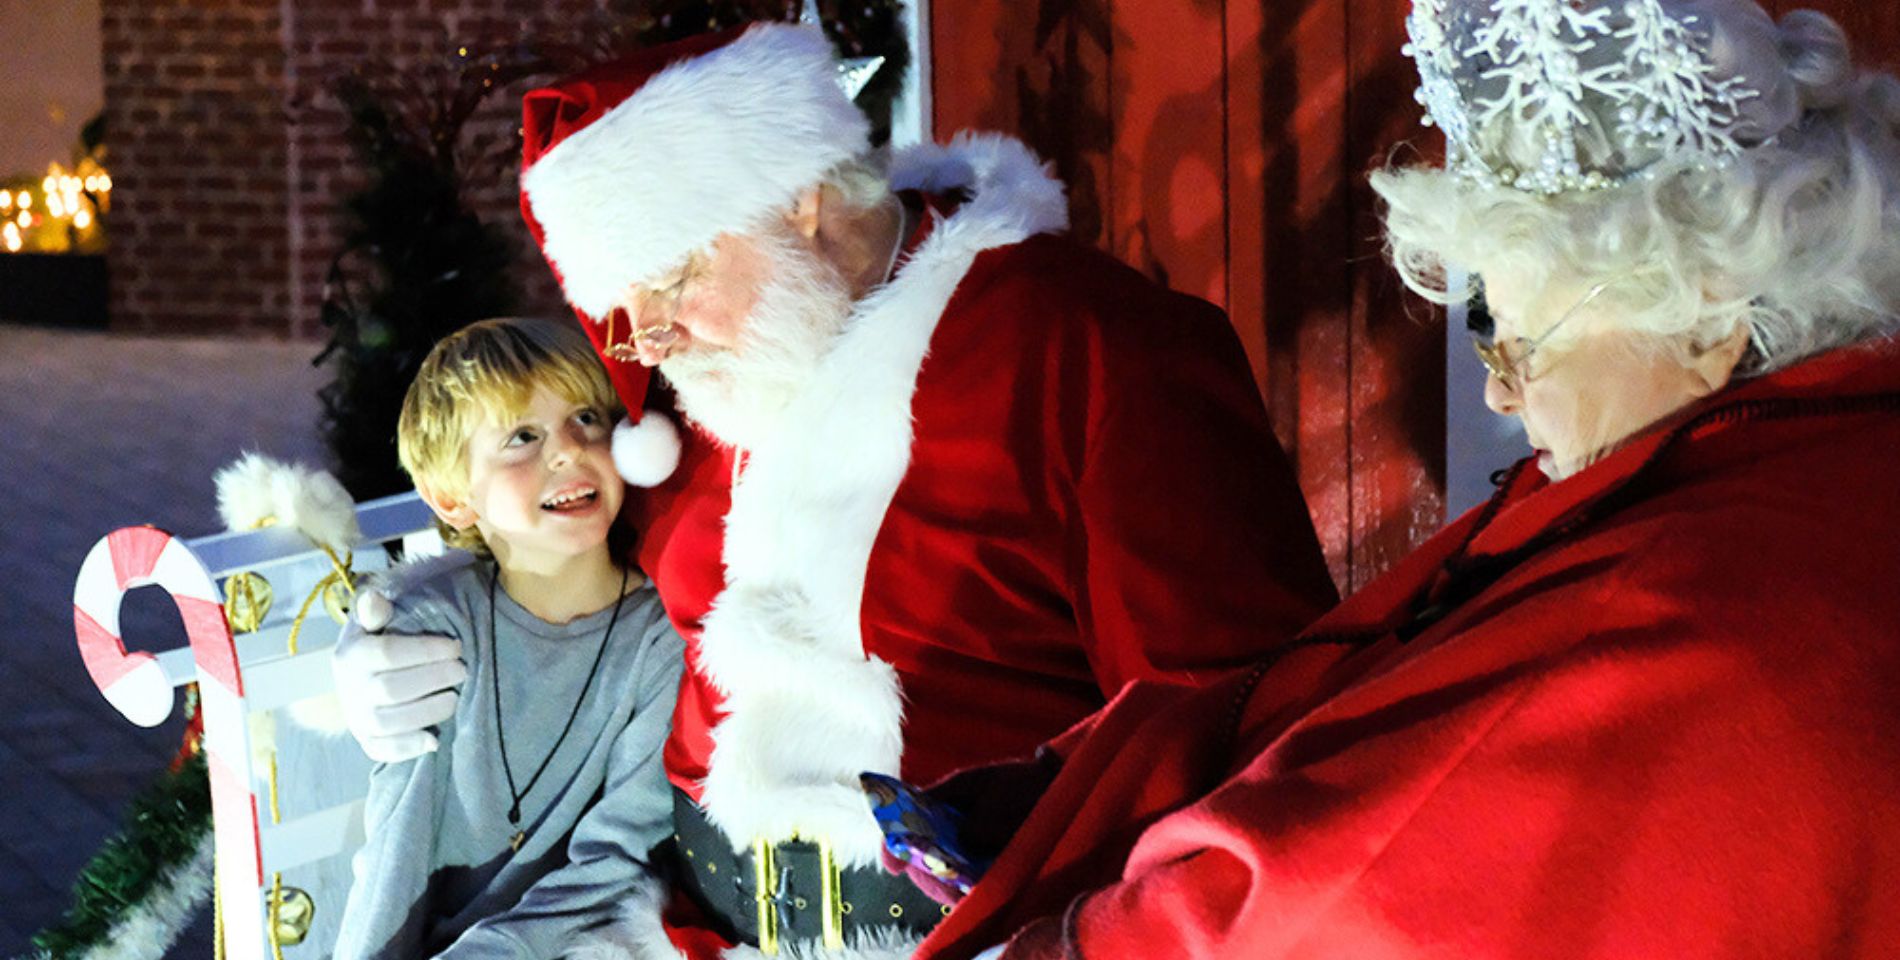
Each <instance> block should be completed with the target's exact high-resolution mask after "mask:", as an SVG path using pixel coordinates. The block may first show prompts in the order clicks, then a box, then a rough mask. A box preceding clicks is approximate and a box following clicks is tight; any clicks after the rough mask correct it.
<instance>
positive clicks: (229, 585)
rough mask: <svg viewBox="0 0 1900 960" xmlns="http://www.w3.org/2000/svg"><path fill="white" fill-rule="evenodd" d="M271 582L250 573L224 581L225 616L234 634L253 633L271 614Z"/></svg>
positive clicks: (246, 572) (240, 574)
mask: <svg viewBox="0 0 1900 960" xmlns="http://www.w3.org/2000/svg"><path fill="white" fill-rule="evenodd" d="M271 599H272V594H271V587H270V581H269V580H266V579H264V578H263V577H261V576H258V575H257V574H255V573H251V572H250V571H248V570H247V571H244V572H242V573H234V574H232V575H231V576H230V577H229V578H227V579H226V580H225V581H224V615H225V617H226V619H228V620H230V622H231V632H232V633H252V632H255V631H256V630H257V628H259V627H261V626H263V625H264V618H265V617H266V616H267V615H269V614H270V605H271Z"/></svg>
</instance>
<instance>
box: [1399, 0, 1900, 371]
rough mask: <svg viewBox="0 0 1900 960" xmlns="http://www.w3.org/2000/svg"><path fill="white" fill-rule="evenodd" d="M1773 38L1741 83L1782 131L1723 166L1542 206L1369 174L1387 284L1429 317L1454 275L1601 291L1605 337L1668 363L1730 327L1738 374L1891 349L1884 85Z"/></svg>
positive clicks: (1455, 181)
mask: <svg viewBox="0 0 1900 960" xmlns="http://www.w3.org/2000/svg"><path fill="white" fill-rule="evenodd" d="M1777 38H1778V42H1777V43H1774V44H1769V45H1766V46H1765V47H1762V48H1759V49H1766V50H1767V51H1769V52H1768V53H1767V54H1765V56H1766V57H1767V58H1768V59H1769V60H1772V62H1754V63H1749V64H1746V65H1743V66H1744V67H1745V71H1744V72H1746V73H1747V74H1748V75H1750V76H1751V77H1753V78H1757V80H1758V82H1766V81H1761V80H1760V78H1764V77H1770V76H1773V77H1777V78H1779V79H1778V81H1777V82H1778V83H1780V84H1783V85H1785V88H1786V89H1787V90H1789V91H1790V92H1789V94H1788V101H1789V103H1790V108H1789V111H1788V114H1789V116H1788V119H1787V122H1786V125H1785V126H1782V127H1780V128H1778V129H1773V130H1768V131H1765V133H1766V136H1764V137H1763V138H1762V140H1761V142H1759V143H1757V144H1756V145H1754V146H1751V147H1749V148H1748V149H1747V150H1745V151H1744V152H1743V154H1742V155H1741V156H1740V157H1739V158H1737V159H1736V160H1735V161H1734V162H1732V163H1730V164H1727V165H1717V166H1710V165H1706V164H1696V163H1694V162H1671V161H1670V160H1669V159H1667V158H1664V159H1663V160H1662V161H1661V162H1660V163H1658V164H1657V165H1656V166H1655V167H1654V168H1652V169H1651V170H1649V171H1648V172H1646V173H1645V174H1643V175H1639V176H1636V177H1634V178H1633V179H1631V180H1630V181H1629V182H1627V183H1624V184H1621V185H1619V186H1616V187H1612V188H1609V189H1605V190H1598V191H1589V192H1581V193H1571V194H1564V195H1559V196H1554V197H1547V196H1540V195H1534V194H1530V193H1525V192H1522V191H1518V190H1514V189H1511V188H1509V187H1503V186H1486V185H1483V184H1479V183H1476V182H1473V181H1471V180H1469V179H1467V178H1463V177H1460V176H1457V175H1456V174H1453V173H1449V172H1447V171H1445V170H1442V169H1435V168H1423V167H1412V168H1406V169H1394V170H1386V171H1380V172H1377V173H1375V174H1373V177H1372V185H1373V188H1374V189H1375V190H1376V191H1377V192H1378V193H1379V195H1380V197H1381V198H1383V199H1384V201H1385V204H1386V217H1385V226H1386V237H1387V242H1388V245H1389V248H1390V253H1391V257H1392V260H1393V263H1394V264H1395V266H1396V267H1397V269H1398V272H1399V274H1400V276H1401V277H1403V278H1404V281H1405V283H1406V285H1407V286H1409V287H1411V288H1412V289H1413V290H1414V291H1416V292H1418V293H1419V294H1420V295H1422V296H1424V297H1426V298H1428V299H1431V300H1435V301H1437V302H1440V303H1446V302H1449V301H1451V300H1453V299H1457V298H1461V297H1463V296H1464V295H1465V292H1464V291H1463V290H1452V289H1449V288H1448V286H1449V274H1450V273H1451V272H1452V271H1453V270H1455V269H1465V270H1471V271H1476V272H1479V273H1482V272H1483V271H1485V270H1490V271H1493V272H1496V273H1503V272H1509V273H1511V274H1512V275H1513V276H1515V277H1518V278H1522V281H1523V282H1525V283H1527V284H1531V285H1534V286H1535V285H1541V284H1543V283H1546V282H1548V281H1549V280H1550V279H1552V278H1553V277H1560V276H1561V277H1568V278H1570V279H1574V280H1577V281H1581V282H1583V283H1585V284H1594V283H1597V282H1601V281H1605V280H1610V281H1614V283H1613V285H1612V286H1611V287H1610V288H1609V289H1608V290H1607V291H1606V293H1605V296H1604V297H1603V300H1604V301H1605V302H1606V303H1607V304H1609V305H1612V306H1613V307H1614V309H1615V311H1616V312H1617V316H1618V319H1619V321H1620V322H1621V324H1622V325H1623V326H1624V327H1625V328H1628V329H1631V330H1634V331H1637V332H1640V333H1643V334H1647V335H1648V336H1649V337H1650V338H1651V340H1652V341H1653V342H1654V343H1656V344H1657V345H1658V346H1659V347H1661V348H1664V349H1669V350H1673V351H1677V352H1678V354H1679V355H1681V354H1682V353H1683V352H1693V351H1694V350H1695V349H1696V348H1698V347H1706V346H1709V345H1712V344H1714V343H1717V342H1720V341H1722V340H1724V339H1726V338H1727V337H1729V336H1730V335H1732V334H1733V333H1734V332H1735V330H1736V329H1737V328H1738V327H1741V326H1746V327H1747V329H1748V332H1749V338H1750V342H1751V345H1752V349H1751V350H1750V353H1749V357H1748V358H1747V360H1746V361H1745V365H1744V368H1743V369H1742V370H1741V371H1738V372H1741V373H1764V372H1768V371H1770V370H1774V369H1779V368H1781V367H1785V366H1788V365H1790V364H1793V363H1795V362H1797V361H1799V360H1801V359H1803V358H1805V357H1808V356H1812V355H1814V354H1816V353H1820V352H1822V351H1825V350H1829V349H1832V348H1835V347H1839V346H1844V345H1847V344H1852V343H1858V342H1861V341H1864V340H1869V339H1873V338H1876V337H1879V336H1883V335H1886V334H1890V333H1892V332H1893V331H1894V330H1895V329H1896V321H1895V316H1896V313H1900V135H1897V134H1900V81H1896V80H1895V79H1894V78H1893V77H1892V76H1890V75H1887V74H1884V73H1878V72H1873V71H1863V70H1860V69H1857V68H1856V67H1855V65H1854V64H1853V62H1852V60H1851V58H1850V57H1849V55H1848V48H1847V38H1846V35H1845V34H1844V33H1843V32H1842V31H1841V28H1840V27H1839V26H1838V25H1837V24H1835V23H1834V22H1833V21H1832V20H1830V19H1828V18H1827V17H1825V16H1823V15H1821V14H1819V13H1815V12H1813V11H1805V10H1804V11H1796V12H1794V13H1790V14H1788V15H1787V16H1786V17H1784V18H1783V19H1782V21H1781V23H1780V25H1779V27H1778V35H1777ZM1751 49H1756V48H1751ZM1736 69H1738V70H1742V69H1743V67H1737V68H1736ZM1602 119H1603V120H1604V122H1605V123H1607V122H1608V121H1609V120H1610V119H1613V118H1609V117H1605V118H1602ZM1505 123H1506V125H1508V121H1506V122H1505ZM1497 135H1498V136H1505V135H1506V134H1503V133H1500V134H1497ZM1535 332H1536V331H1526V333H1527V335H1528V334H1533V333H1535Z"/></svg>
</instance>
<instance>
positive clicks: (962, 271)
mask: <svg viewBox="0 0 1900 960" xmlns="http://www.w3.org/2000/svg"><path fill="white" fill-rule="evenodd" d="M836 72H837V71H836V65H835V61H834V57H833V53H832V50H831V47H830V45H829V43H828V42H827V41H826V40H825V38H824V36H823V34H822V33H820V32H819V31H818V30H817V29H816V28H812V27H800V26H791V25H779V24H770V25H755V26H753V27H752V28H750V29H748V30H745V31H742V32H736V33H728V34H720V35H712V36H707V37H702V38H699V39H696V40H692V41H687V42H685V43H681V44H676V45H671V46H667V47H663V48H658V49H653V50H647V51H643V52H642V53H640V54H638V55H635V56H633V57H631V58H628V59H624V60H620V61H616V62H613V63H609V64H604V65H602V66H599V67H597V68H595V69H593V70H590V71H588V72H586V73H584V74H581V75H579V76H576V77H573V78H571V79H568V80H565V81H563V82H560V83H557V84H554V85H552V86H550V87H547V88H545V89H541V90H537V91H535V92H533V93H530V94H529V95H528V97H527V100H526V104H525V123H524V130H523V133H524V137H525V143H526V150H525V156H524V169H523V174H522V210H523V213H524V214H525V216H526V217H527V219H528V222H529V224H530V226H531V228H532V229H533V231H534V233H535V235H536V237H537V239H538V240H539V241H540V243H541V245H542V249H543V251H544V252H545V253H546V255H547V258H548V262H549V263H550V265H552V267H553V268H554V270H555V271H556V273H557V274H558V275H559V277H560V279H561V283H562V287H563V289H564V291H565V292H566V295H567V297H568V299H569V300H570V302H571V303H572V304H573V306H574V307H575V308H576V310H577V312H578V313H579V314H580V316H581V320H582V323H583V325H584V326H585V327H586V329H587V330H588V332H589V334H590V335H591V336H592V337H593V339H594V342H595V344H596V345H597V347H598V349H599V352H600V355H601V358H602V360H603V361H604V362H605V363H606V364H607V367H608V369H609V371H610V373H611V375H612V376H613V378H614V381H615V384H616V386H617V387H618V388H619V390H620V391H621V393H622V396H623V397H624V398H625V399H626V400H627V401H628V407H629V409H630V410H633V411H636V413H635V414H634V415H633V416H634V417H636V418H638V421H639V422H638V423H637V424H628V425H625V426H623V428H622V433H621V434H620V435H619V436H618V437H617V438H616V454H617V456H618V459H619V462H620V465H621V469H622V472H623V474H624V475H625V476H626V477H627V479H628V480H630V481H631V482H633V483H635V484H638V485H642V486H646V487H650V488H651V489H650V490H648V491H646V492H645V493H643V494H640V495H636V496H634V497H632V498H631V500H632V501H633V506H632V507H631V511H632V513H633V514H634V516H633V520H634V522H635V526H636V527H637V528H638V529H639V530H640V532H641V541H640V546H639V561H640V564H641V566H642V568H643V569H644V570H645V571H646V572H647V573H648V574H649V575H651V576H652V578H653V579H654V581H655V582H656V584H657V585H658V588H659V590H660V593H661V596H662V598H663V599H664V601H665V604H666V607H667V610H668V612H669V614H670V615H671V616H672V618H673V620H674V622H675V623H676V624H677V625H678V627H679V629H680V631H681V633H682V634H684V635H685V636H686V638H687V640H688V653H687V657H688V660H689V667H690V669H689V670H688V671H687V672H686V677H685V680H684V682H683V685H682V689H681V691H680V696H679V701H678V707H677V711H676V713H675V715H674V724H673V733H672V738H671V740H670V742H669V743H668V745H667V748H666V756H665V760H666V769H667V772H668V775H669V776H670V778H671V780H672V783H673V786H674V787H675V789H676V794H677V803H676V821H677V824H676V826H677V834H678V838H677V842H676V844H675V845H674V847H673V849H670V850H664V851H661V855H662V856H664V857H665V858H666V859H668V860H669V861H670V862H671V867H672V870H671V874H670V876H671V881H670V886H671V896H672V903H673V906H674V907H675V910H674V911H673V913H672V915H671V917H670V920H669V924H668V929H669V932H670V934H671V936H670V937H668V936H666V935H665V934H663V933H662V932H661V928H660V926H659V923H658V916H659V908H660V904H661V902H662V901H661V899H660V898H659V897H657V896H656V897H655V899H654V900H653V901H652V902H651V903H649V904H645V905H632V906H631V907H630V915H629V918H628V923H627V924H625V925H624V926H625V927H626V928H627V929H625V930H622V931H620V932H621V933H622V934H626V933H628V931H632V932H633V938H632V941H631V942H630V943H628V944H627V946H628V947H629V948H630V949H631V951H632V952H634V953H635V954H637V955H646V954H649V953H656V954H664V953H668V952H670V951H671V950H673V949H675V948H682V949H685V950H686V951H687V952H688V953H692V954H696V955H703V954H705V953H708V952H717V951H721V950H724V951H727V952H728V955H730V953H731V951H734V950H737V951H740V952H750V951H752V950H754V949H756V950H759V951H762V952H764V953H767V954H770V953H774V952H776V951H779V950H781V949H784V948H786V947H787V946H788V945H793V944H796V945H798V946H799V948H800V949H801V950H809V949H815V948H821V947H822V948H829V949H847V950H859V951H864V952H876V951H878V950H884V951H886V952H889V953H892V954H897V955H902V954H907V953H908V952H909V948H910V945H911V944H913V943H914V942H915V940H916V938H917V937H918V936H920V935H921V933H922V932H924V931H927V930H928V929H929V928H930V927H931V926H932V925H933V924H934V923H935V922H936V921H937V920H938V919H939V918H940V916H941V913H942V912H943V911H942V909H941V908H939V907H938V905H937V904H936V903H934V902H932V901H930V900H927V899H924V898H922V897H921V896H920V895H918V894H916V893H915V892H914V890H913V889H912V888H911V886H910V885H909V884H908V883H907V882H905V881H904V880H902V879H901V878H897V877H890V876H888V875H886V874H884V873H883V872H882V871H881V870H880V869H879V868H878V864H877V861H878V851H879V847H880V833H879V830H878V828H877V826H876V825H875V823H874V821H873V820H872V818H871V816H870V814H869V812H868V806H867V804H866V802H865V799H864V796H863V794H862V792H861V790H860V787H859V781H858V777H859V774H860V773H863V772H866V771H874V772H882V773H887V774H891V775H895V776H901V777H903V778H905V779H909V780H913V781H930V780H934V779H936V778H937V777H939V776H941V775H943V774H945V773H947V772H949V771H952V770H955V769H959V768H963V767H968V766H972V765H976V764H981V763H985V762H989V761H994V760H998V759H1001V758H1005V757H1010V756H1014V755H1018V754H1021V753H1024V752H1027V751H1029V750H1032V749H1034V747H1035V746H1036V745H1037V744H1039V743H1041V742H1043V741H1045V740H1047V739H1049V738H1050V737H1052V736H1054V735H1055V734H1057V733H1059V732H1060V731H1062V730H1064V729H1066V728H1068V727H1069V726H1071V725H1072V724H1074V723H1075V722H1077V721H1078V720H1080V719H1082V718H1083V717H1085V716H1087V715H1088V714H1090V713H1091V712H1093V711H1094V710H1096V709H1097V708H1099V707H1101V706H1102V705H1103V704H1104V703H1105V701H1106V700H1107V699H1108V698H1109V697H1110V696H1112V695H1113V694H1114V693H1116V692H1117V691H1118V690H1120V689H1121V688H1122V686H1123V685H1125V684H1127V683H1128V682H1129V681H1132V680H1136V679H1163V680H1175V681H1180V682H1184V683H1196V682H1200V681H1202V680H1204V679H1207V678H1211V677H1212V676H1214V675H1215V674H1217V673H1218V672H1220V671H1221V670H1222V668H1225V667H1229V666H1232V665H1234V664H1237V663H1242V662H1245V661H1247V660H1249V659H1251V658H1253V657H1256V656H1258V655H1260V654H1261V653H1262V652H1263V651H1265V650H1267V649H1270V648H1272V647H1274V646H1275V645H1277V644H1279V643H1280V642H1282V641H1283V640H1285V639H1286V638H1288V637H1290V636H1292V635H1293V634H1294V633H1296V632H1297V631H1298V630H1299V629H1300V628H1301V627H1302V626H1304V625H1305V624H1306V623H1307V622H1309V621H1310V620H1312V619H1313V618H1314V617H1315V616H1316V615H1318V614H1319V613H1320V612H1321V611H1323V610H1324V609H1326V608H1327V607H1328V606H1329V605H1330V604H1331V603H1332V602H1333V600H1334V599H1335V594H1334V590H1333V586H1332V583H1331V581H1330V579H1329V578H1328V576H1327V573H1326V569H1325V567H1324V565H1323V563H1322V560H1321V557H1320V553H1319V549H1318V546H1317V542H1316V539H1315V537H1314V534H1313V530H1312V527H1311V523H1310V520H1309V519H1308V516H1307V512H1306V508H1305V504H1304V502H1303V501H1302V499H1301V496H1300V492H1299V489H1298V488H1297V487H1296V486H1295V484H1294V482H1293V478H1292V474H1291V472H1290V471H1289V469H1288V467H1287V464H1286V462H1285V460H1284V458H1283V456H1282V454H1281V452H1280V450H1279V448H1278V446H1277V445H1276V443H1275V440H1274V437H1273V434H1272V433H1271V432H1270V430H1269V428H1268V423H1267V417H1266V413H1265V411H1264V409H1263V408H1262V405H1261V402H1260V398H1259V395H1258V393H1257V392H1256V389H1255V387H1254V384H1253V381H1252V379H1251V377H1250V375H1249V371H1248V366H1247V363H1246V360H1245V357H1244V356H1243V354H1242V351H1241V349H1240V345H1239V343H1238V342H1237V340H1236V339H1235V337H1234V335H1233V332H1232V330H1231V328H1230V326H1229V325H1228V323H1227V321H1226V319H1225V317H1223V316H1222V314H1221V312H1220V311H1219V310H1218V309H1216V308H1214V307H1213V306H1211V305H1209V304H1207V303H1204V302H1202V301H1199V300H1196V299H1193V298H1190V297H1186V296H1182V295H1179V294H1175V293H1171V292H1169V291H1167V290H1164V289H1162V288H1160V287H1157V286H1155V285H1154V284H1153V283H1151V282H1150V281H1149V280H1147V279H1146V278H1145V277H1143V276H1142V275H1140V274H1139V273H1137V272H1135V271H1133V270H1131V269H1129V268H1128V267H1126V266H1124V265H1122V264H1120V263H1118V262H1116V261H1114V260H1112V259H1110V258H1108V257H1106V256H1104V255H1102V254H1100V253H1098V252H1096V251H1094V250H1092V249H1090V248H1088V247H1086V246H1084V245H1082V244H1079V243H1076V242H1074V241H1071V240H1068V239H1064V238H1063V237H1061V236H1060V233H1061V231H1062V230H1063V228H1064V226H1065V223H1066V203H1065V200H1064V196H1063V189H1062V186H1061V184H1060V183H1058V182H1057V181H1055V180H1054V179H1052V178H1051V177H1050V176H1049V175H1048V173H1047V172H1046V171H1045V169H1044V167H1043V165H1042V164H1041V162H1040V161H1038V160H1037V159H1036V158H1035V157H1034V156H1033V155H1032V154H1031V153H1030V151H1029V150H1028V149H1027V148H1025V147H1024V146H1023V145H1022V144H1021V143H1018V142H1016V141H1015V140H1011V139H1008V138H1004V137H1000V136H970V135H966V136H962V137H959V138H958V139H956V140H955V141H953V142H952V143H951V144H949V145H948V146H923V147H919V148H914V149H909V150H906V151H903V152H900V153H899V154H897V155H896V156H895V157H892V158H890V159H889V160H888V163H884V162H881V161H880V158H879V156H878V155H877V154H875V153H874V152H873V151H872V150H871V149H870V146H869V142H868V130H867V125H866V122H865V120H864V118H863V117H862V115H861V114H860V113H859V111H858V110H857V109H856V108H855V107H854V106H853V104H852V103H851V101H850V99H849V98H848V97H847V96H846V95H845V94H844V92H843V91H842V90H841V89H840V88H839V87H838V85H837V84H836V82H835V80H834V77H835V76H836ZM651 368H657V369H658V370H659V371H660V372H661V374H663V376H664V380H665V382H666V384H667V385H670V387H671V389H672V395H673V396H676V397H677V408H678V412H679V413H681V414H683V415H684V418H685V420H686V421H687V422H688V423H689V424H690V426H689V428H687V429H685V430H678V431H676V430H674V429H673V428H672V426H671V422H670V419H669V418H668V411H666V410H663V409H657V408H652V407H653V406H654V404H655V403H656V402H657V403H662V404H664V403H666V402H668V401H655V400H651V399H649V397H648V394H649V390H648V386H649V384H648V372H649V370H650V369H651ZM657 395H659V394H657V393H656V396H657ZM643 406H645V407H649V409H646V410H645V413H644V415H641V414H640V413H638V412H637V411H640V410H642V408H643ZM452 651H453V647H452V645H450V644H443V643H429V642H427V641H425V640H423V639H420V638H407V637H387V636H382V637H379V636H372V635H365V634H363V633H362V632H360V631H358V632H354V633H353V634H352V635H351V636H350V637H349V638H348V641H347V646H346V648H345V652H344V653H343V654H341V655H340V656H339V664H340V665H339V671H340V672H341V674H342V677H341V681H340V685H341V686H342V687H343V688H344V689H346V690H353V691H356V692H357V695H356V696H355V697H354V699H355V701H356V702H355V703H353V704H351V707H352V709H351V716H352V719H353V729H354V730H355V731H356V733H357V734H358V736H359V738H360V739H363V740H364V742H365V745H366V747H368V748H369V749H371V751H372V752H373V753H376V754H378V755H381V756H384V757H390V758H395V757H401V756H406V755H410V754H413V753H414V752H416V751H418V750H423V749H427V748H428V746H429V743H430V740H429V735H428V734H427V732H426V731H424V730H423V729H422V728H424V727H426V726H427V725H428V724H430V723H434V722H437V721H438V720H439V719H441V717H442V716H444V715H446V714H445V713H444V701H445V700H452V697H453V695H454V694H453V691H452V688H453V685H454V684H455V683H456V682H458V675H459V668H458V667H457V665H456V664H455V663H454V660H453V658H454V653H453V652H452ZM430 661H433V662H430ZM418 663H420V664H421V665H420V666H418ZM397 674H400V676H401V678H402V679H401V682H390V681H392V679H393V678H394V677H395V676H396V675H397ZM445 689H446V692H442V691H445ZM370 700H374V701H375V702H369V701H370ZM641 911H645V913H644V914H642V913H641ZM641 930H644V931H645V933H644V935H643V934H641V932H640V931H641Z"/></svg>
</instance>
